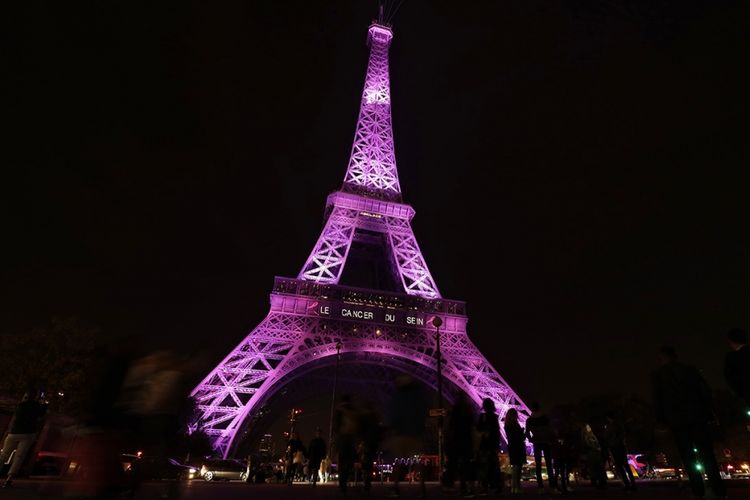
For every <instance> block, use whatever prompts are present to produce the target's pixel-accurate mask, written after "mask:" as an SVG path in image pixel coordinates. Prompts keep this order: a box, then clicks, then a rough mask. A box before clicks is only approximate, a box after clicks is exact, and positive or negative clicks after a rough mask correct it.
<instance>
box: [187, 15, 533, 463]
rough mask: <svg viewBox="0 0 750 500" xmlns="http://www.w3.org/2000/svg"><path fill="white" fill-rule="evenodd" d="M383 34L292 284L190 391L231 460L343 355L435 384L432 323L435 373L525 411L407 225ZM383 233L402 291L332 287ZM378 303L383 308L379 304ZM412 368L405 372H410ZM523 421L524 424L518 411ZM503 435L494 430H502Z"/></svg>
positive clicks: (279, 290) (287, 282)
mask: <svg viewBox="0 0 750 500" xmlns="http://www.w3.org/2000/svg"><path fill="white" fill-rule="evenodd" d="M392 38H393V33H392V32H391V30H390V29H389V28H387V27H385V26H380V25H377V24H374V25H372V26H370V29H369V31H368V43H369V44H370V59H369V64H368V66H367V76H366V78H365V87H364V90H363V93H362V101H361V104H360V113H359V120H358V122H357V129H356V133H355V136H354V145H353V148H352V154H351V158H350V161H349V167H348V168H347V172H346V176H345V179H344V184H343V186H342V189H341V191H337V192H335V193H332V194H331V195H330V196H329V197H328V200H327V210H326V212H327V214H328V215H327V219H326V222H325V226H324V228H323V231H322V233H321V235H320V237H319V238H318V241H317V242H316V244H315V247H314V248H313V251H312V252H311V253H310V256H309V258H308V259H307V261H306V262H305V264H304V266H303V267H302V270H301V271H300V273H299V275H298V277H297V279H291V278H276V281H275V283H274V289H273V292H272V293H271V297H270V299H271V300H270V301H271V310H270V312H269V313H268V315H267V316H266V318H265V319H264V320H263V321H262V322H261V323H260V324H259V325H258V326H257V327H256V328H255V329H254V330H253V331H251V332H250V333H249V334H248V335H247V337H246V338H245V339H244V340H242V342H240V344H239V345H238V346H237V347H236V348H235V349H234V350H233V351H232V352H231V353H230V354H229V356H227V357H226V358H225V359H224V360H223V361H222V362H221V363H220V364H219V366H217V367H216V368H215V369H214V370H213V371H212V372H211V373H209V374H208V376H207V377H206V378H205V379H204V380H203V381H202V382H201V383H200V384H199V385H198V386H197V387H196V388H195V389H194V390H193V392H192V394H191V395H192V396H193V397H194V398H195V399H196V401H197V403H198V410H199V411H200V414H201V416H200V418H199V419H198V420H197V421H196V422H193V423H192V425H191V428H192V429H196V428H198V427H200V428H202V429H203V430H205V432H206V433H207V434H208V435H209V437H210V438H211V440H212V442H213V444H214V446H215V448H216V449H217V450H218V451H219V452H220V453H222V455H224V456H227V455H229V454H231V452H232V448H233V446H234V445H235V444H236V440H237V437H238V436H239V435H240V430H241V427H242V426H243V425H244V422H245V420H246V419H248V418H249V417H250V415H252V412H253V410H255V409H257V408H258V407H259V405H261V404H263V401H264V400H265V399H267V398H270V397H272V396H273V395H274V394H275V392H276V391H277V390H279V388H280V387H281V385H282V384H283V381H284V380H287V378H288V377H299V376H300V375H301V374H304V373H306V372H307V371H310V370H312V369H314V368H315V367H316V366H319V365H320V361H321V360H324V359H325V358H327V357H330V356H333V355H335V354H336V345H337V343H338V342H339V341H341V342H342V343H343V345H344V347H343V352H344V353H351V354H355V355H359V356H367V357H368V359H370V360H371V361H373V360H374V362H377V363H378V364H382V365H385V366H386V367H389V368H393V369H396V370H402V371H403V370H404V369H405V367H407V366H410V367H411V368H413V369H418V371H419V373H418V374H417V376H418V378H419V379H421V380H422V381H424V382H426V383H428V384H431V385H433V386H434V385H435V383H434V382H435V380H436V370H437V364H436V363H437V362H436V359H435V353H434V347H435V346H434V344H435V338H434V336H435V329H434V328H433V327H432V326H431V324H430V318H432V317H434V316H435V315H439V316H440V317H441V318H442V320H443V322H444V323H443V325H442V326H441V328H440V343H441V352H442V355H443V366H442V372H443V376H444V377H445V378H446V380H449V381H450V382H452V383H453V384H454V385H455V386H456V387H458V388H459V389H461V390H463V391H464V392H465V393H466V394H467V395H468V396H469V397H470V398H471V399H472V400H473V401H474V402H475V403H476V404H477V406H479V405H480V404H481V402H482V400H483V399H484V398H490V399H492V400H493V401H494V402H495V405H496V407H497V409H498V413H499V415H500V417H501V418H502V417H503V416H504V415H505V413H506V412H507V411H508V409H510V408H516V409H518V410H519V412H523V411H527V409H526V406H525V405H524V404H523V402H521V400H520V399H519V398H518V396H517V395H516V394H515V393H514V392H513V390H512V389H511V388H510V387H509V386H508V384H507V383H506V382H505V381H504V380H503V378H502V377H501V376H500V375H499V374H498V372H497V371H496V370H495V369H494V368H493V367H492V365H490V363H489V362H488V361H487V360H486V359H485V357H484V356H483V355H482V354H481V353H480V352H479V350H477V348H476V347H475V346H474V344H473V343H472V342H471V340H470V339H469V337H468V335H467V333H466V324H467V322H468V318H467V317H466V314H465V305H464V304H463V303H462V302H458V301H452V300H447V299H443V298H441V295H440V292H439V291H438V288H437V285H436V284H435V280H434V279H433V277H432V275H431V274H430V271H429V269H428V268H427V264H426V262H425V259H424V257H423V255H422V252H421V250H420V248H419V245H418V244H417V240H416V237H415V236H414V233H413V231H412V228H411V219H412V217H414V209H413V208H412V207H411V206H410V205H407V204H404V203H401V189H400V186H399V183H398V172H397V170H396V158H395V150H394V146H393V131H392V127H391V107H390V83H389V77H388V47H389V46H390V42H391V40H392ZM362 230H365V231H368V232H376V233H380V234H383V235H385V241H386V242H387V246H388V250H389V253H390V257H389V262H390V263H391V264H392V265H393V266H394V267H395V269H394V271H395V272H394V274H395V275H397V276H398V277H399V279H400V282H401V289H402V292H401V293H391V292H385V291H380V290H366V289H354V288H350V287H344V286H340V285H339V284H338V283H339V279H340V278H341V274H342V271H343V269H344V266H345V264H346V260H347V257H348V254H349V249H350V248H351V244H352V241H353V238H354V236H355V233H357V231H362ZM383 304H387V305H386V306H384V305H383ZM409 363H411V365H409ZM521 420H525V417H524V416H523V413H522V414H521ZM501 430H502V426H501Z"/></svg>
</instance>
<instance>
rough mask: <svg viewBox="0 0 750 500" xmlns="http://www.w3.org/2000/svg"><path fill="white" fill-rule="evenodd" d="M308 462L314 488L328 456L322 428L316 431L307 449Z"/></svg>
mask: <svg viewBox="0 0 750 500" xmlns="http://www.w3.org/2000/svg"><path fill="white" fill-rule="evenodd" d="M307 456H308V459H309V462H308V469H307V470H308V473H309V474H310V477H309V479H310V481H311V482H312V484H313V486H315V484H316V483H317V482H318V474H319V470H320V464H321V462H322V461H323V458H324V457H325V456H326V442H325V441H324V440H323V438H322V432H321V430H320V427H318V428H317V429H316V430H315V437H314V438H313V439H312V441H310V444H309V446H308V447H307Z"/></svg>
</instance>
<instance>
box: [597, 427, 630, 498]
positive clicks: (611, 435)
mask: <svg viewBox="0 0 750 500" xmlns="http://www.w3.org/2000/svg"><path fill="white" fill-rule="evenodd" d="M602 436H603V438H604V442H605V444H606V445H607V448H608V449H609V452H610V453H611V454H612V461H613V462H614V463H615V470H617V474H618V475H619V476H620V479H622V482H623V484H624V485H625V489H628V490H635V489H636V488H635V478H634V477H633V471H632V470H631V469H630V465H629V464H628V451H627V448H626V447H625V429H624V427H623V426H622V424H621V423H620V422H619V421H618V420H617V419H616V418H615V415H614V413H612V412H609V413H607V418H606V421H605V422H604V429H603V433H602Z"/></svg>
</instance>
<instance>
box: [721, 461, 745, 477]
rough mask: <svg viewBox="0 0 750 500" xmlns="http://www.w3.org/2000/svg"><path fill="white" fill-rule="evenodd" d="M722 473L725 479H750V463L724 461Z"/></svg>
mask: <svg viewBox="0 0 750 500" xmlns="http://www.w3.org/2000/svg"><path fill="white" fill-rule="evenodd" d="M721 475H722V477H723V478H724V479H750V464H748V463H746V462H743V463H739V462H724V463H722V464H721Z"/></svg>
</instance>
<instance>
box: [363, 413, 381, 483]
mask: <svg viewBox="0 0 750 500" xmlns="http://www.w3.org/2000/svg"><path fill="white" fill-rule="evenodd" d="M357 429H358V431H359V440H360V445H361V446H360V449H359V452H360V453H359V461H360V463H361V464H362V476H363V477H362V482H363V483H364V490H365V491H370V487H371V484H372V475H373V468H374V465H375V458H376V457H377V454H378V448H379V447H380V441H381V439H382V429H381V426H380V418H379V417H378V412H377V411H376V410H375V405H374V404H373V403H372V401H369V400H368V401H365V403H364V405H363V407H362V411H360V412H359V422H358V424H357Z"/></svg>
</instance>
